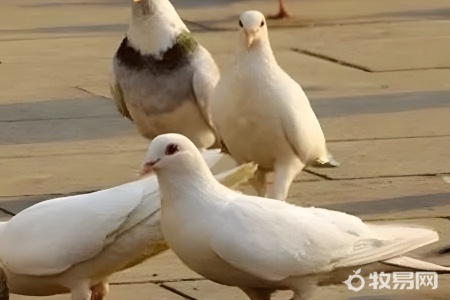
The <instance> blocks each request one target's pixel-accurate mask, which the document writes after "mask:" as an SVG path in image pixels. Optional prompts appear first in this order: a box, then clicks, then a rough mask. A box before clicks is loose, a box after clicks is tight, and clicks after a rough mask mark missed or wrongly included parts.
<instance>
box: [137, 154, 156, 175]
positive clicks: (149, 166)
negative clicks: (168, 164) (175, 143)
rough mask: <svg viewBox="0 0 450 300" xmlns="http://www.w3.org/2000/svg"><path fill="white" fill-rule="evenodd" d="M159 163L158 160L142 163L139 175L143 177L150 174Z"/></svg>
mask: <svg viewBox="0 0 450 300" xmlns="http://www.w3.org/2000/svg"><path fill="white" fill-rule="evenodd" d="M158 161H160V158H158V159H155V160H152V161H149V162H147V163H144V164H143V165H142V167H141V171H140V172H139V175H141V176H145V175H147V174H151V173H154V172H155V168H154V166H155V164H156V163H157V162H158Z"/></svg>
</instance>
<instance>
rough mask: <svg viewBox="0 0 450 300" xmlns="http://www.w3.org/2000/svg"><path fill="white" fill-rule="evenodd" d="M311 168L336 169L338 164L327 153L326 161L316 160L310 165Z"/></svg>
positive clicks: (322, 159)
mask: <svg viewBox="0 0 450 300" xmlns="http://www.w3.org/2000/svg"><path fill="white" fill-rule="evenodd" d="M311 166H312V167H316V168H337V167H339V166H340V163H339V162H338V161H337V160H335V159H334V157H333V155H332V154H331V153H330V152H328V154H327V157H326V159H324V158H318V159H316V160H315V161H314V162H313V163H312V164H311Z"/></svg>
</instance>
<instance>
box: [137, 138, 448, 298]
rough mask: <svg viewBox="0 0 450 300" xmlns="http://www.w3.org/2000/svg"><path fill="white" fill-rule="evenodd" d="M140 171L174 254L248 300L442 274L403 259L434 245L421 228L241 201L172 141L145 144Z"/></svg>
mask: <svg viewBox="0 0 450 300" xmlns="http://www.w3.org/2000/svg"><path fill="white" fill-rule="evenodd" d="M148 153H149V155H148V156H147V159H148V160H147V162H146V163H145V165H144V167H145V168H146V169H147V170H148V169H150V168H151V169H153V170H154V171H155V172H156V175H157V177H158V183H159V187H160V191H161V194H162V195H163V198H162V204H161V228H162V231H163V234H164V237H165V239H166V241H167V243H168V244H169V246H170V247H171V249H172V250H173V251H174V252H175V254H176V255H177V256H178V257H179V258H180V259H181V260H182V261H183V262H184V263H185V264H186V265H187V266H188V267H189V268H191V269H192V270H194V271H195V272H197V273H198V274H200V275H202V276H204V277H206V278H208V279H210V280H212V281H215V282H218V283H221V284H224V285H229V286H237V287H239V288H241V289H242V290H243V291H244V292H245V293H246V294H247V295H248V296H249V297H250V298H251V299H253V300H269V299H270V295H271V294H272V293H273V292H274V291H276V290H282V289H288V290H292V291H294V293H295V294H294V299H295V300H300V299H301V300H305V299H307V297H308V295H309V293H310V291H311V287H312V286H314V285H327V284H336V283H341V282H342V281H344V280H345V279H346V278H347V277H348V275H350V274H351V270H353V269H355V268H356V269H358V268H362V271H361V274H362V275H367V274H368V272H372V271H374V270H384V271H387V270H391V271H392V266H395V268H397V269H402V268H412V269H416V268H417V269H423V270H427V271H442V272H450V268H446V267H442V266H438V265H434V264H431V263H426V262H423V261H419V260H415V259H412V258H409V257H406V256H403V255H404V254H405V253H407V252H409V251H411V250H414V249H417V248H419V247H422V246H424V245H427V244H430V243H432V242H435V241H437V240H438V235H437V233H436V232H434V231H432V230H429V229H424V228H412V227H407V226H396V225H387V226H382V225H371V224H366V223H363V222H362V221H361V220H360V219H359V218H357V217H355V216H352V215H348V214H345V213H341V212H337V211H331V210H326V209H320V208H303V207H298V206H294V205H291V204H288V203H286V202H282V201H277V200H272V199H267V198H259V197H254V196H247V195H243V194H240V193H237V192H235V191H232V190H230V189H228V188H227V187H225V186H223V185H222V184H220V183H219V182H217V180H216V179H215V178H214V176H213V175H212V174H211V172H210V171H209V169H208V166H207V165H206V163H205V161H204V160H203V158H202V156H201V155H200V153H199V151H198V150H197V148H196V147H195V146H194V144H192V142H191V141H189V139H187V138H186V137H184V136H181V135H178V134H166V135H161V136H159V137H157V138H155V139H154V140H153V142H152V143H151V144H150V148H149V152H148Z"/></svg>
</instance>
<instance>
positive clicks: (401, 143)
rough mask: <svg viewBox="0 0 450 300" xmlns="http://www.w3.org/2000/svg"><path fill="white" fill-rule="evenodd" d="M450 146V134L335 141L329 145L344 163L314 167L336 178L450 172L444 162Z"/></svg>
mask: <svg viewBox="0 0 450 300" xmlns="http://www.w3.org/2000/svg"><path fill="white" fill-rule="evenodd" d="M449 146H450V139H449V138H448V137H434V138H417V139H396V140H371V141H354V142H339V143H331V144H329V149H330V151H331V152H332V153H333V155H334V157H335V158H336V159H337V160H338V161H339V162H340V163H341V166H340V167H339V168H332V169H324V168H322V169H317V168H316V169H314V170H313V171H314V172H317V173H319V174H322V175H325V176H327V177H329V178H332V179H350V178H354V179H359V178H371V177H394V176H412V175H436V174H443V173H450V165H449V164H445V163H444V161H446V160H447V156H448V151H447V148H448V147H449ZM311 170H312V169H311Z"/></svg>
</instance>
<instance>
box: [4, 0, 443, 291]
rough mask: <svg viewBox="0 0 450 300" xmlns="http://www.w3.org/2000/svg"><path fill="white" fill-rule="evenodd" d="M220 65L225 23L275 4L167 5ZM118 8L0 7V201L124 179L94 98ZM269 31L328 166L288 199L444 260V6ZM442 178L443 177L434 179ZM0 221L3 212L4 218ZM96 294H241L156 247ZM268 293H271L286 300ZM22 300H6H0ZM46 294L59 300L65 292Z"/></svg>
mask: <svg viewBox="0 0 450 300" xmlns="http://www.w3.org/2000/svg"><path fill="white" fill-rule="evenodd" d="M174 3H175V5H176V8H177V9H178V10H179V13H180V15H181V16H182V17H183V18H184V19H185V20H186V22H187V24H189V27H190V28H191V29H192V30H193V31H194V32H195V35H196V37H197V38H198V39H199V40H200V41H201V42H202V43H203V44H204V45H205V46H206V47H207V48H208V49H209V50H210V51H211V52H212V53H213V55H214V57H215V58H216V60H217V62H218V63H219V64H220V66H221V67H224V66H226V64H227V62H228V61H229V59H230V55H231V53H232V52H231V51H232V47H233V37H234V35H235V32H233V28H234V27H235V25H236V23H237V19H236V16H237V14H239V12H241V11H242V10H245V9H250V8H251V9H258V10H261V11H264V12H266V13H269V12H275V11H276V8H277V6H276V1H275V0H270V1H269V0H267V1H230V0H228V1H227V0H216V1H212V0H211V1H209V0H195V1H194V0H191V1H188V0H177V1H174ZM128 5H129V2H128V1H125V0H97V1H94V0H73V1H69V2H67V1H58V0H38V1H37V0H2V4H1V9H0V61H1V64H0V78H1V80H0V125H1V127H0V128H1V129H0V170H1V172H0V200H1V201H2V202H1V203H0V206H1V207H3V208H7V209H9V210H12V211H15V212H17V211H20V210H21V209H23V208H25V207H27V206H29V205H30V204H32V203H35V202H36V201H38V200H42V199H46V198H50V197H54V196H57V195H65V194H68V193H73V192H83V191H90V190H95V189H99V188H103V187H109V186H112V185H116V184H120V183H123V182H127V181H129V180H133V179H134V178H135V174H136V171H137V169H138V166H139V163H140V161H141V158H142V155H143V153H144V151H145V149H146V147H147V142H146V141H145V140H143V139H142V138H140V137H139V136H138V135H137V134H136V132H135V130H134V128H133V127H132V125H131V124H130V123H129V122H128V121H127V120H126V119H123V118H121V117H120V116H119V115H118V113H117V112H116V111H115V108H114V105H113V103H112V102H111V100H110V99H108V98H109V92H108V72H109V63H110V58H111V56H112V54H113V53H114V51H115V49H116V47H117V46H118V43H119V42H120V40H121V37H122V36H123V34H124V31H125V30H126V23H127V20H128V17H129V11H128ZM286 5H287V7H288V9H289V10H291V12H292V13H293V14H294V16H295V17H294V18H293V19H291V20H289V21H280V22H269V27H270V37H271V41H272V45H273V48H274V51H275V54H276V56H277V58H278V60H279V63H280V64H281V65H282V66H283V67H284V68H285V69H286V70H287V71H288V72H289V73H290V74H291V75H292V76H293V77H294V78H295V79H297V80H298V81H299V82H300V83H301V84H302V85H303V86H304V88H305V90H306V92H307V94H308V95H309V97H310V99H311V100H312V105H313V106H314V108H315V109H316V112H317V114H318V115H319V117H320V119H321V123H322V125H323V128H324V131H325V133H326V136H327V138H328V140H329V141H330V144H329V147H330V149H331V150H332V151H333V152H334V154H335V157H336V158H337V159H338V160H339V161H340V162H341V163H342V167H341V168H339V169H333V170H321V169H319V170H317V169H315V170H312V169H311V170H310V171H309V172H305V173H303V174H301V175H300V176H299V178H298V179H297V181H296V182H295V184H294V186H293V188H292V190H291V194H290V195H291V196H290V199H289V200H290V201H291V202H293V203H297V204H302V205H314V206H320V207H328V208H332V209H337V210H342V211H346V212H350V213H354V214H356V215H358V216H360V217H362V218H363V219H366V220H372V221H378V222H386V221H391V222H402V223H405V222H407V223H414V224H422V225H427V226H431V227H434V228H436V229H437V230H438V231H439V233H440V235H441V241H440V242H439V243H436V244H435V245H432V246H430V247H428V248H426V249H423V250H421V251H418V252H417V253H416V254H417V255H425V256H426V257H427V258H428V259H429V260H431V261H434V262H438V263H441V264H446V265H450V254H447V255H440V256H438V255H435V253H434V252H433V251H435V250H436V249H441V248H442V247H444V246H449V245H450V152H449V149H450V138H449V136H450V80H449V78H450V56H449V55H448V48H449V47H450V22H449V21H448V17H449V16H450V3H449V2H448V0H428V1H420V0H377V1H373V0H302V1H300V0H298V1H293V0H292V1H286ZM446 174H448V175H446ZM4 218H6V216H5V217H4ZM112 281H113V283H114V285H113V286H112V288H111V294H110V295H111V296H110V297H109V299H112V300H115V299H136V300H139V299H183V298H184V299H211V300H213V299H245V297H244V296H243V294H241V293H240V292H239V291H238V290H236V289H233V288H226V287H222V286H219V285H216V284H214V283H211V282H209V281H206V280H204V279H202V278H200V277H199V276H198V275H196V274H194V273H193V272H190V271H189V270H187V269H186V268H185V267H183V266H182V264H181V263H180V262H179V261H178V260H177V259H176V258H175V257H174V255H173V254H172V253H171V252H166V253H164V254H162V255H160V256H158V257H156V258H154V259H151V260H149V261H148V262H147V263H145V264H143V265H140V266H138V267H135V268H133V269H130V270H127V271H125V272H123V273H120V274H117V275H115V276H114V278H113V280H112ZM449 295H450V276H443V275H442V276H441V277H440V286H439V288H438V290H437V291H430V290H428V289H423V290H421V291H419V292H416V291H415V292H414V293H404V292H401V293H399V292H395V291H392V290H387V291H386V290H381V291H373V290H371V289H364V290H363V291H361V292H359V293H357V294H356V293H353V292H350V291H346V289H345V288H344V287H342V286H337V287H329V288H323V289H320V290H319V291H318V293H317V295H316V298H315V299H324V298H326V297H328V298H329V299H336V300H338V299H352V300H356V299H358V300H362V299H365V300H367V299H384V300H387V299H409V298H411V299H449ZM288 297H289V294H286V293H281V294H279V295H278V296H277V298H276V299H287V298H288ZM31 298H35V297H20V296H13V297H12V299H17V300H19V299H31ZM48 299H54V300H56V299H68V296H67V295H64V296H55V297H49V298H48Z"/></svg>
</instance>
